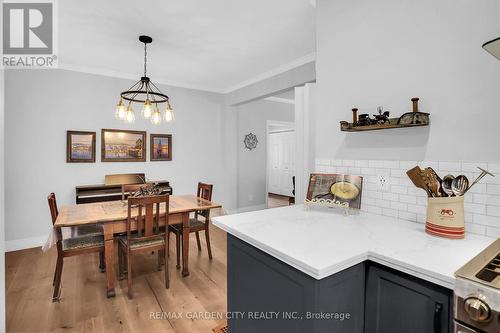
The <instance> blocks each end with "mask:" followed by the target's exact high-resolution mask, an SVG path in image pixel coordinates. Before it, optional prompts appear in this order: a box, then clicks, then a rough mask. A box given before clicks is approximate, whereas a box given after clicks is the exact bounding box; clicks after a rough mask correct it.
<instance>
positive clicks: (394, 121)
mask: <svg viewBox="0 0 500 333" xmlns="http://www.w3.org/2000/svg"><path fill="white" fill-rule="evenodd" d="M398 120H399V118H390V119H389V122H388V123H385V124H376V125H366V126H353V125H352V123H348V122H346V121H341V122H340V130H341V131H343V132H365V131H376V130H383V129H391V128H407V127H422V126H429V124H408V125H401V124H398Z"/></svg>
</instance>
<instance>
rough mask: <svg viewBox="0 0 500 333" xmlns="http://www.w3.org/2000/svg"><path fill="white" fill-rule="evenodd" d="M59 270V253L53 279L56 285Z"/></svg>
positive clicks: (53, 283)
mask: <svg viewBox="0 0 500 333" xmlns="http://www.w3.org/2000/svg"><path fill="white" fill-rule="evenodd" d="M58 270H59V254H58V255H57V259H56V268H55V269H54V278H53V279H52V286H55V284H56V278H57V271H58Z"/></svg>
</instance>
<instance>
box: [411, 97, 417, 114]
mask: <svg viewBox="0 0 500 333" xmlns="http://www.w3.org/2000/svg"><path fill="white" fill-rule="evenodd" d="M418 100H419V98H418V97H413V98H412V99H411V101H412V103H413V112H418Z"/></svg>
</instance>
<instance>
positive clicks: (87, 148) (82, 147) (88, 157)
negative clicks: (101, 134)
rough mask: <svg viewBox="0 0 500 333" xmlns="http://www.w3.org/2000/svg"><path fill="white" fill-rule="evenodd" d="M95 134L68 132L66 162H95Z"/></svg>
mask: <svg viewBox="0 0 500 333" xmlns="http://www.w3.org/2000/svg"><path fill="white" fill-rule="evenodd" d="M95 135H96V133H95V132H86V131H66V162H67V163H93V162H95Z"/></svg>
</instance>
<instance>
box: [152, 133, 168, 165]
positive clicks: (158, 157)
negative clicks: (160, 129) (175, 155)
mask: <svg viewBox="0 0 500 333" xmlns="http://www.w3.org/2000/svg"><path fill="white" fill-rule="evenodd" d="M149 147H150V149H149V150H150V151H149V159H150V160H151V161H171V160H172V134H150V137H149Z"/></svg>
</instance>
